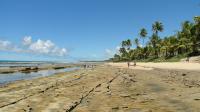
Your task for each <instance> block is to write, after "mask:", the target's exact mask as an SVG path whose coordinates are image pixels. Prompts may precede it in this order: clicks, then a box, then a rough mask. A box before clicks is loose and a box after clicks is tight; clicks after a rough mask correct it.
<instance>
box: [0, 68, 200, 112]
mask: <svg viewBox="0 0 200 112" xmlns="http://www.w3.org/2000/svg"><path fill="white" fill-rule="evenodd" d="M199 74H200V72H198V71H184V70H166V69H154V70H148V71H145V70H133V69H125V68H124V69H122V68H117V67H112V66H108V65H99V66H97V67H95V68H94V69H81V70H76V71H72V72H67V73H62V74H57V75H53V76H50V77H44V78H39V79H33V80H27V81H19V82H16V83H12V84H8V85H6V86H3V87H1V88H0V112H199V110H200V86H199V84H200V83H199V82H200V75H199Z"/></svg>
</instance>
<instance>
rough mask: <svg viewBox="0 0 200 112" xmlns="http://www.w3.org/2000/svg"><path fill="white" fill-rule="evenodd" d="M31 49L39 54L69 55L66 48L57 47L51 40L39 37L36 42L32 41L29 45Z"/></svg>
mask: <svg viewBox="0 0 200 112" xmlns="http://www.w3.org/2000/svg"><path fill="white" fill-rule="evenodd" d="M30 40H31V39H30ZM29 50H31V51H32V52H34V53H38V54H46V55H54V56H65V55H67V50H66V49H65V48H59V47H57V46H56V45H55V44H54V43H53V42H52V41H51V40H41V39H38V40H37V41H36V42H32V43H31V44H30V45H29Z"/></svg>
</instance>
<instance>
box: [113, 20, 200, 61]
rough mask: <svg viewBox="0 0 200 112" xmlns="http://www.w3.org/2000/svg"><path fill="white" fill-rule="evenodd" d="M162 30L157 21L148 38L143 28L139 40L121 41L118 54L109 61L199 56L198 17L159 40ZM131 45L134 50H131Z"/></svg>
mask: <svg viewBox="0 0 200 112" xmlns="http://www.w3.org/2000/svg"><path fill="white" fill-rule="evenodd" d="M163 30H164V26H163V24H162V22H159V21H156V22H155V23H153V24H152V35H151V36H148V32H147V30H146V29H145V28H142V29H141V30H140V32H139V38H135V39H134V40H133V42H132V41H131V40H130V39H127V40H124V41H122V43H121V48H120V49H119V53H118V54H115V55H114V57H113V58H111V60H113V61H127V60H129V61H130V60H135V59H137V60H144V59H148V58H152V57H153V58H154V59H156V58H160V57H164V58H166V59H167V58H171V57H174V56H177V55H183V54H184V55H185V56H186V55H190V56H192V55H199V54H200V52H199V48H200V16H196V17H194V22H190V21H184V22H183V23H182V26H181V30H180V31H178V32H177V33H176V34H174V35H171V36H168V37H164V38H161V37H160V36H159V33H160V32H163ZM140 40H142V44H141V43H140ZM145 42H146V43H145ZM133 45H135V48H132V46H133Z"/></svg>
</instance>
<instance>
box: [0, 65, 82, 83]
mask: <svg viewBox="0 0 200 112" xmlns="http://www.w3.org/2000/svg"><path fill="white" fill-rule="evenodd" d="M77 69H80V67H72V68H64V69H57V70H54V69H52V70H40V71H37V72H30V73H22V72H15V73H9V74H0V85H2V84H6V83H10V82H14V81H17V80H27V79H33V78H39V77H46V76H50V75H53V74H56V73H61V72H68V71H73V70H77Z"/></svg>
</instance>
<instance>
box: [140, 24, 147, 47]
mask: <svg viewBox="0 0 200 112" xmlns="http://www.w3.org/2000/svg"><path fill="white" fill-rule="evenodd" d="M146 36H147V30H146V29H145V28H142V29H141V30H140V38H141V39H143V46H144V39H145V38H146Z"/></svg>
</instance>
